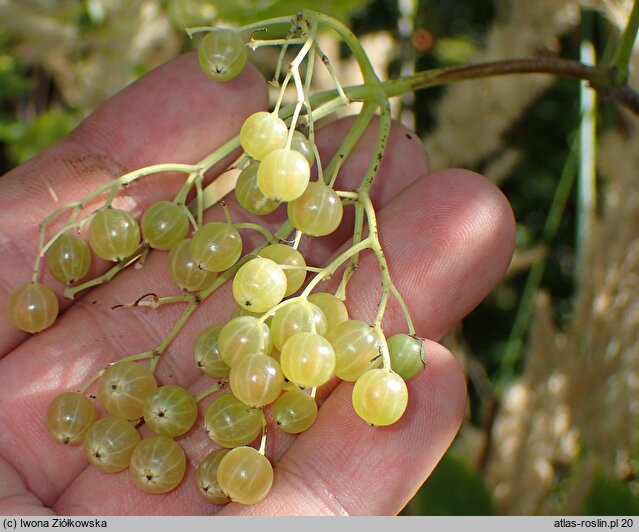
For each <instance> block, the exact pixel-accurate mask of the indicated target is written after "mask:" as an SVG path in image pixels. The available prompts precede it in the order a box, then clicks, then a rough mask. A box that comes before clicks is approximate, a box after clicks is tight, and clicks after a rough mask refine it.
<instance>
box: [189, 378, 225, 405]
mask: <svg viewBox="0 0 639 532" xmlns="http://www.w3.org/2000/svg"><path fill="white" fill-rule="evenodd" d="M227 384H228V383H227V382H226V381H218V382H216V383H215V384H213V385H212V386H209V387H208V388H207V389H206V390H204V391H203V392H200V393H199V394H198V395H196V396H195V401H196V402H197V403H199V402H200V401H201V400H202V399H204V398H206V397H208V396H209V395H211V394H214V393H215V392H217V391H218V390H221V389H222V388H224V387H225V386H226V385H227Z"/></svg>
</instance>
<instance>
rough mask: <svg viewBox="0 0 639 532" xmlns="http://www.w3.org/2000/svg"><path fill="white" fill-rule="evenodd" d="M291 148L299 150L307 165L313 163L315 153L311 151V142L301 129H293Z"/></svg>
mask: <svg viewBox="0 0 639 532" xmlns="http://www.w3.org/2000/svg"><path fill="white" fill-rule="evenodd" d="M291 149H292V150H295V151H298V152H300V153H301V154H302V155H303V156H304V157H306V160H307V161H308V164H309V166H311V167H312V166H313V164H314V163H315V153H314V151H313V143H312V142H311V141H310V140H309V139H308V138H307V137H306V136H305V135H304V133H302V132H301V131H297V130H296V131H293V138H292V139H291Z"/></svg>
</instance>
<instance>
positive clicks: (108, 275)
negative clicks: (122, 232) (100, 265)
mask: <svg viewBox="0 0 639 532" xmlns="http://www.w3.org/2000/svg"><path fill="white" fill-rule="evenodd" d="M145 249H147V248H146V246H143V245H141V246H140V247H138V249H136V250H135V251H134V252H133V254H132V255H130V256H129V257H127V259H125V260H123V261H120V262H118V263H117V264H116V265H115V266H113V267H112V268H111V269H110V270H108V271H107V272H105V273H103V274H102V275H100V276H99V277H96V278H95V279H91V280H90V281H87V282H85V283H82V284H79V285H77V286H68V287H67V288H66V289H65V290H64V297H66V298H69V299H73V298H74V297H75V295H76V294H77V293H78V292H81V291H82V290H86V289H87V288H91V287H92V286H98V285H101V284H104V283H108V282H109V281H110V280H111V279H113V278H114V277H115V276H116V275H117V274H118V273H120V272H121V271H122V270H123V269H124V268H126V267H127V266H129V265H130V264H131V263H133V262H135V261H136V260H138V259H139V258H140V257H142V255H143V254H144V250H145Z"/></svg>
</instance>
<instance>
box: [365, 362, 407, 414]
mask: <svg viewBox="0 0 639 532" xmlns="http://www.w3.org/2000/svg"><path fill="white" fill-rule="evenodd" d="M352 401H353V408H354V409H355V412H357V415H358V416H359V417H361V418H362V419H363V420H364V421H366V423H368V424H369V425H376V426H386V425H392V424H393V423H395V422H396V421H397V420H399V418H400V417H402V414H403V413H404V411H405V410H406V405H407V404H408V389H407V388H406V383H405V382H404V379H402V378H401V377H400V376H399V375H397V373H395V372H393V371H391V370H388V369H383V368H375V369H369V370H368V371H367V372H366V373H364V374H363V375H362V376H361V377H359V378H358V379H357V381H356V382H355V386H354V387H353V396H352Z"/></svg>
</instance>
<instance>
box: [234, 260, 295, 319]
mask: <svg viewBox="0 0 639 532" xmlns="http://www.w3.org/2000/svg"><path fill="white" fill-rule="evenodd" d="M286 283H287V281H286V275H285V274H284V270H282V268H281V266H280V265H279V264H277V263H276V262H274V261H272V260H271V259H265V258H263V257H256V258H254V259H251V260H250V261H248V262H247V263H245V264H243V265H242V267H241V268H240V269H239V270H238V271H237V273H236V274H235V277H234V278H233V296H234V297H235V301H237V304H238V305H240V306H241V307H244V308H245V309H246V310H250V311H251V312H266V311H268V310H270V309H271V308H273V307H274V306H275V305H277V304H278V303H279V302H280V301H282V299H283V298H284V294H286V286H287V285H286Z"/></svg>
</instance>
